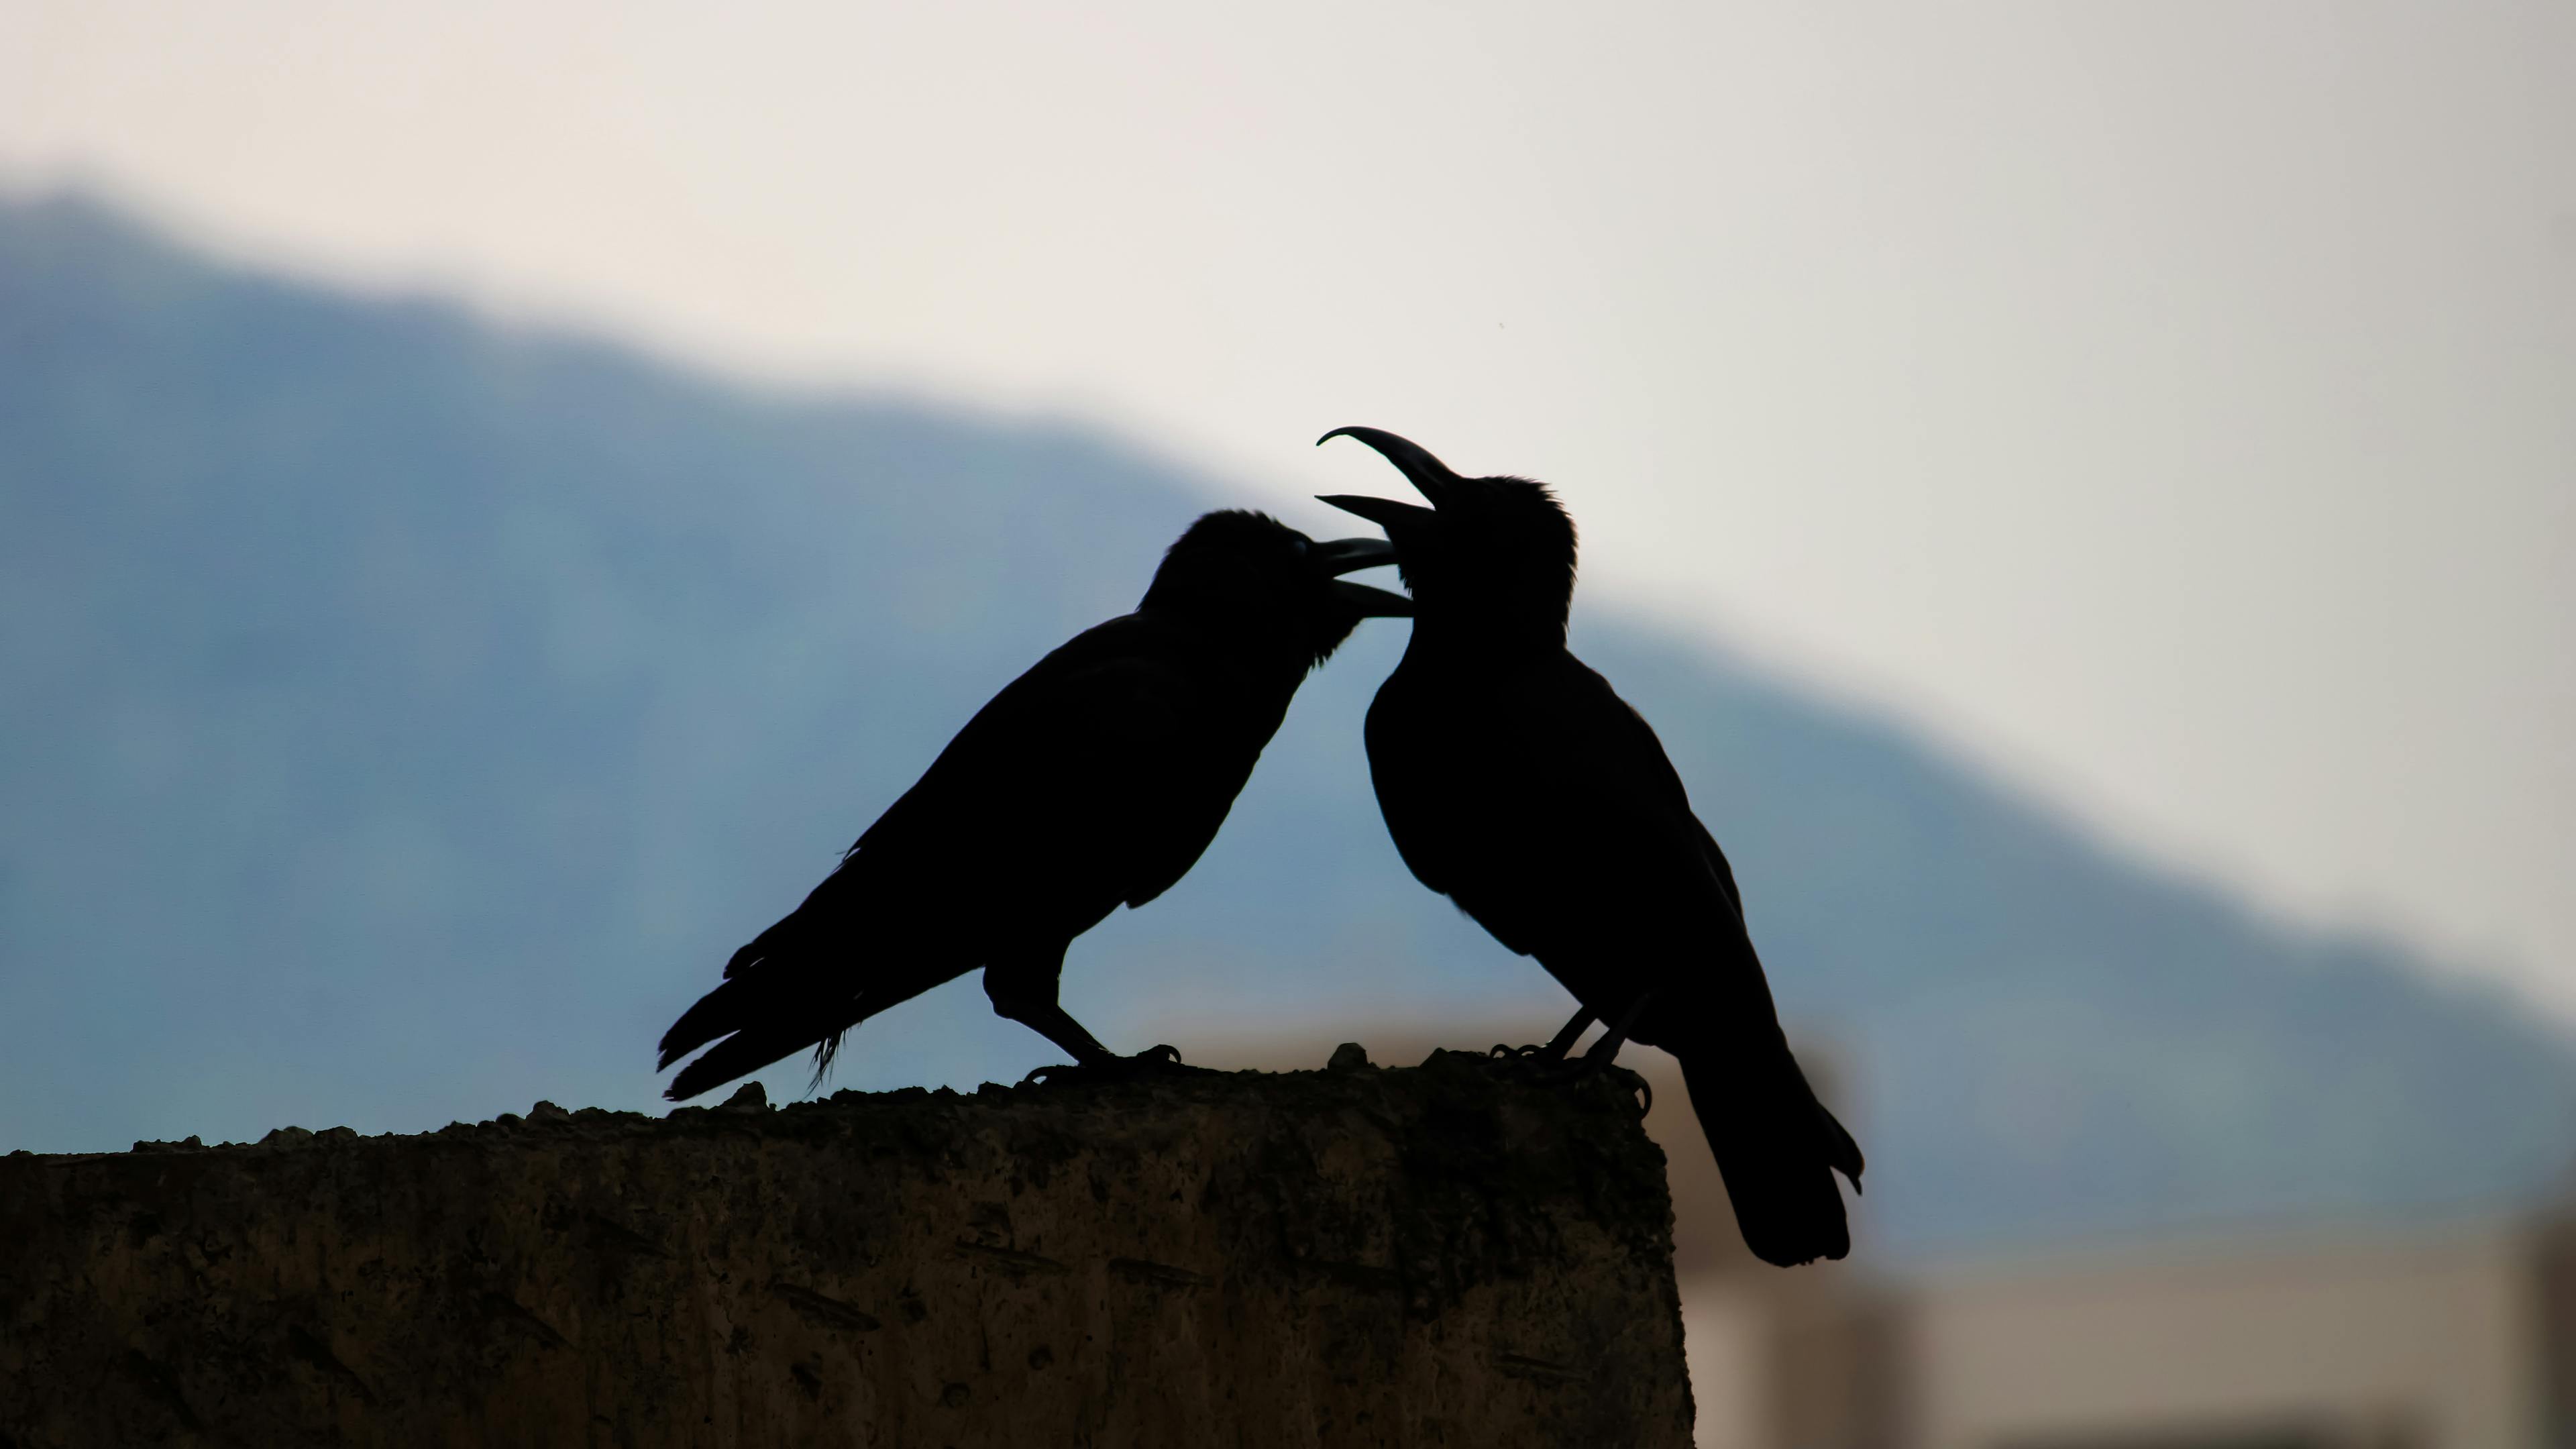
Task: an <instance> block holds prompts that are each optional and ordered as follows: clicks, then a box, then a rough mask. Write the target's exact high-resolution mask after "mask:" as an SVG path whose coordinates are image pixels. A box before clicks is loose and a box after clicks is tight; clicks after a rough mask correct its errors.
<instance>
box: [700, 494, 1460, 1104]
mask: <svg viewBox="0 0 2576 1449" xmlns="http://www.w3.org/2000/svg"><path fill="white" fill-rule="evenodd" d="M1394 558H1395V553H1394V550H1393V548H1392V547H1390V546H1389V545H1388V544H1386V543H1385V542H1383V541H1381V540H1378V539H1374V538H1354V539H1343V540H1340V541H1337V542H1333V543H1316V542H1314V541H1313V540H1311V539H1309V538H1307V537H1306V535H1304V534H1302V533H1299V532H1297V531H1296V530H1294V529H1292V528H1289V527H1287V526H1286V525H1284V524H1281V523H1279V522H1277V521H1276V520H1274V519H1271V518H1269V517H1267V516H1265V515H1262V514H1258V513H1248V512H1242V511H1237V510H1228V511H1224V512H1218V513H1210V514H1208V515H1206V516H1205V517H1203V518H1201V519H1199V520H1198V521H1197V522H1196V523H1193V524H1191V525H1190V528H1189V531H1188V532H1186V533H1184V534H1182V535H1181V537H1180V541H1179V542H1177V543H1175V544H1173V545H1172V547H1171V549H1170V551H1169V552H1168V553H1166V554H1165V555H1164V558H1163V562H1162V566H1161V567H1160V568H1159V569H1157V570H1156V571H1155V574H1154V582H1153V585H1152V587H1150V588H1148V589H1147V590H1146V591H1145V598H1144V601H1143V602H1142V603H1140V604H1138V605H1137V606H1136V612H1134V613H1132V614H1125V615H1122V616H1120V617H1118V618H1115V619H1112V620H1110V621H1109V622H1107V623H1105V624H1101V625H1099V626H1097V627H1095V628H1092V629H1088V630H1085V631H1084V632H1083V633H1081V634H1078V635H1076V636H1074V638H1073V639H1072V641H1071V642H1069V643H1067V644H1065V645H1064V646H1063V647H1062V648H1060V649H1058V650H1056V651H1055V652H1054V653H1052V654H1049V655H1048V656H1047V657H1046V658H1044V659H1042V660H1039V661H1038V663H1037V665H1036V666H1035V667H1034V668H1032V669H1030V670H1029V672H1028V673H1026V674H1023V675H1021V676H1020V677H1019V678H1018V679H1016V680H1013V681H1012V682H1011V684H1010V685H1009V686H1008V687H1007V688H1005V689H1004V690H1003V691H1002V692H1001V693H1000V694H998V695H995V696H994V697H993V699H992V701H991V702H990V703H988V704H986V705H985V706H984V707H983V709H981V710H980V711H978V712H977V713H976V715H975V717H974V718H973V719H971V720H969V721H967V723H966V727H965V728H964V729H962V730H960V731H958V733H957V737H956V738H955V739H953V740H951V741H949V742H948V748H947V749H945V750H943V751H941V752H940V755H939V758H938V759H937V760H935V761H933V762H932V764H931V766H930V770H929V772H928V773H927V774H924V775H923V776H922V777H921V780H920V782H919V783H917V784H915V785H914V786H913V787H912V788H911V789H910V790H908V791H906V792H905V793H904V795H903V797H902V798H901V799H899V800H897V801H895V802H894V804H893V806H892V807H890V808H889V809H887V811H886V812H885V814H884V815H883V816H881V817H879V818H878V820H877V822H876V824H874V825H871V826H869V827H868V830H867V833H866V834H864V835H862V836H860V837H859V839H858V843H856V844H854V845H852V846H851V847H850V848H849V851H848V852H847V853H846V854H844V855H843V856H842V858H841V863H840V865H839V867H838V868H837V869H835V870H834V871H833V872H832V873H831V874H830V875H829V876H827V877H825V878H824V880H823V883H822V884H821V885H819V886H816V887H815V888H814V892H813V894H811V895H809V896H807V897H806V898H805V903H804V904H803V905H801V906H798V907H797V908H796V909H795V910H794V911H793V912H791V913H789V915H788V916H787V917H786V918H785V919H784V920H781V921H780V922H778V923H777V924H776V925H774V926H771V927H770V928H769V929H768V930H765V931H763V932H761V933H760V935H759V936H758V937H756V938H754V939H753V941H752V942H751V944H750V945H747V946H745V947H743V948H742V949H741V950H739V951H737V952H735V953H734V955H733V959H732V960H731V961H729V962H727V963H726V964H725V971H724V982H723V984H721V985H719V986H718V987H716V989H715V990H713V991H710V992H708V993H707V994H706V995H705V996H704V997H701V998H700V999H699V1001H698V1003H697V1004H696V1005H695V1006H692V1007H690V1008H689V1009H688V1010H687V1011H686V1012H684V1013H683V1014H682V1015H681V1017H680V1019H679V1020H678V1021H677V1022H675V1023H673V1024H672V1026H671V1029H670V1031H669V1032H667V1033H665V1034H664V1035H663V1037H662V1047H661V1066H662V1067H663V1068H668V1067H669V1066H670V1065H671V1064H672V1063H673V1062H676V1061H678V1060H679V1059H680V1058H682V1057H684V1056H686V1055H688V1054H689V1053H690V1052H692V1051H695V1050H697V1049H698V1048H699V1047H701V1046H705V1045H706V1044H707V1043H709V1042H714V1043H715V1045H714V1046H713V1047H711V1048H709V1049H708V1051H707V1052H706V1053H705V1054H704V1055H703V1056H700V1057H699V1058H698V1059H697V1060H695V1061H693V1062H690V1063H689V1064H688V1065H687V1066H686V1067H684V1068H682V1069H681V1071H680V1073H679V1075H678V1076H677V1077H675V1078H674V1079H673V1080H672V1082H671V1085H670V1089H669V1090H668V1091H667V1092H665V1093H664V1094H663V1095H665V1096H667V1097H669V1098H670V1099H671V1100H672V1101H675V1102H679V1101H686V1100H688V1099H689V1098H691V1097H694V1096H697V1095H698V1094H699V1093H701V1092H704V1091H706V1090H708V1089H709V1088H712V1087H717V1086H721V1085H723V1084H724V1083H726V1082H729V1081H732V1080H733V1079H734V1078H736V1077H739V1076H742V1075H744V1074H745V1073H748V1072H754V1071H757V1070H759V1069H760V1068H762V1067H765V1066H767V1065H769V1064H770V1063H772V1062H775V1061H777V1060H779V1059H780V1058H782V1057H785V1056H787V1055H788V1054H789V1053H791V1052H796V1051H801V1050H803V1049H804V1048H806V1047H814V1048H815V1049H816V1051H815V1066H814V1070H815V1076H816V1078H817V1079H818V1080H819V1079H820V1077H821V1076H822V1074H823V1071H824V1069H825V1068H826V1067H828V1066H829V1065H830V1064H831V1061H832V1057H833V1054H834V1053H835V1052H836V1051H838V1050H839V1047H840V1044H841V1040H842V1037H843V1036H844V1034H846V1033H847V1032H848V1031H849V1030H850V1029H851V1028H852V1027H854V1026H856V1025H857V1024H858V1023H860V1022H862V1021H864V1020H866V1019H867V1018H869V1017H871V1016H874V1015H876V1014H877V1013H878V1012H881V1011H883V1010H885V1009H886V1008H887V1007H890V1006H893V1005H895V1004H897V1003H898V1002H903V1001H908V1000H910V999H911V998H913V997H915V996H918V995H920V994H921V993H923V992H925V991H928V990H929V989H931V988H932V987H934V986H938V985H940V984H942V983H944V982H947V981H951V980H954V979H956V978H957V977H959V976H962V975H964V974H965V973H966V972H969V971H972V970H974V969H975V968H976V967H978V966H980V967H982V968H984V990H985V992H986V994H988V995H989V996H991V998H992V1001H993V1009H994V1010H995V1011H996V1012H998V1013H1000V1014H1001V1015H1003V1016H1006V1017H1009V1018H1010V1019H1011V1020H1013V1021H1017V1022H1021V1023H1024V1024H1026V1025H1028V1026H1030V1027H1032V1028H1034V1029H1035V1030H1036V1031H1037V1032H1038V1033H1039V1034H1041V1035H1043V1036H1044V1037H1046V1039H1047V1040H1049V1041H1051V1042H1054V1043H1055V1044H1056V1045H1057V1046H1058V1047H1061V1048H1063V1050H1064V1051H1065V1052H1066V1053H1067V1054H1068V1055H1070V1056H1071V1057H1072V1058H1073V1059H1074V1062H1075V1064H1076V1067H1077V1069H1090V1070H1111V1069H1118V1068H1122V1067H1124V1068H1128V1069H1147V1068H1151V1067H1153V1066H1156V1065H1159V1064H1171V1063H1176V1062H1177V1060H1178V1054H1177V1053H1175V1052H1173V1051H1172V1049H1171V1048H1169V1047H1157V1048H1155V1049H1153V1050H1152V1051H1149V1052H1144V1053H1140V1054H1139V1055H1137V1056H1134V1057H1121V1056H1118V1055H1116V1054H1114V1053H1112V1052H1111V1051H1110V1050H1109V1049H1108V1048H1106V1047H1104V1046H1102V1045H1101V1044H1100V1042H1099V1040H1098V1039H1097V1038H1095V1037H1093V1036H1092V1034H1091V1033H1090V1032H1088V1031H1086V1030H1084V1029H1083V1027H1082V1024H1081V1023H1079V1022H1077V1021H1075V1020H1074V1019H1073V1017H1072V1016H1071V1015H1069V1014H1068V1013H1067V1012H1066V1011H1065V1010H1064V1008H1063V1007H1062V1006H1060V1005H1058V1004H1057V1002H1056V981H1057V977H1058V975H1059V974H1060V973H1061V972H1062V970H1063V968H1064V953H1065V948H1066V947H1067V946H1069V945H1070V944H1071V943H1072V941H1073V938H1074V937H1076V936H1079V935H1081V934H1082V933H1083V932H1085V931H1087V930H1090V929H1091V928H1092V927H1093V926H1095V925H1097V924H1099V922H1100V920H1101V919H1102V918H1103V917H1105V916H1107V915H1108V914H1109V913H1110V912H1111V911H1112V910H1114V909H1116V908H1117V906H1118V904H1119V903H1120V902H1121V901H1124V902H1126V903H1127V904H1128V905H1130V906H1141V905H1143V904H1145V903H1146V902H1147V901H1150V900H1152V899H1153V898H1154V897H1156V896H1158V895H1161V894H1162V893H1163V892H1164V891H1165V890H1166V889H1168V888H1169V887H1170V886H1171V885H1172V883H1173V882H1174V881H1177V880H1179V879H1180V878H1181V876H1182V874H1183V873H1185V872H1186V871H1188V870H1189V868H1190V867H1191V865H1193V864H1195V863H1196V862H1197V860H1198V858H1199V854H1200V852H1202V851H1204V850H1206V849H1207V845H1208V842H1209V841H1210V840H1212V839H1214V838H1215V837H1216V832H1217V827H1218V826H1219V825H1221V824H1223V823H1224V821H1225V815H1226V811H1227V809H1228V808H1229V807H1231V806H1232V805H1233V804H1234V797H1235V795H1236V794H1237V793H1238V792H1239V791H1241V790H1242V788H1243V783H1244V781H1245V780H1246V779H1248V778H1250V776H1251V774H1252V766H1253V762H1254V761H1255V760H1257V759H1259V758H1260V755H1261V749H1262V746H1264V745H1266V744H1268V743H1269V742H1270V737H1271V735H1272V734H1274V733H1275V732H1276V731H1277V730H1278V728H1279V722H1280V720H1281V719H1282V718H1283V717H1284V716H1285V715H1286V713H1287V710H1288V701H1289V699H1290V698H1291V697H1292V696H1294V695H1295V694H1296V692H1297V686H1298V684H1299V683H1301V682H1302V681H1303V680H1304V679H1305V677H1306V675H1307V673H1308V672H1309V671H1311V670H1313V669H1314V668H1315V667H1316V666H1318V665H1320V664H1322V663H1323V662H1324V660H1325V659H1326V658H1327V657H1329V656H1330V655H1331V654H1332V652H1333V651H1334V649H1336V648H1337V647H1339V646H1340V644H1341V642H1342V641H1343V640H1344V639H1346V638H1348V637H1349V636H1350V633H1351V631H1352V630H1353V629H1354V628H1356V627H1358V625H1359V622H1360V620H1362V619H1364V618H1370V617H1389V616H1392V617H1402V616H1405V615H1409V614H1410V613H1411V612H1412V605H1411V603H1410V602H1409V601H1408V600H1406V599H1405V598H1404V597H1403V596H1402V595H1400V594H1393V593H1388V592H1386V591H1385V590H1382V589H1373V588H1370V587H1368V586H1367V585H1365V584H1359V583H1353V582H1351V581H1349V580H1347V579H1343V578H1341V577H1339V575H1342V574H1346V573H1351V572H1354V571H1356V570H1359V569H1364V568H1369V567H1372V566H1375V565H1378V564H1385V563H1392V562H1394Z"/></svg>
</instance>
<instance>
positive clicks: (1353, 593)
mask: <svg viewBox="0 0 2576 1449" xmlns="http://www.w3.org/2000/svg"><path fill="white" fill-rule="evenodd" d="M1333 597H1334V598H1337V599H1339V600H1341V601H1342V602H1343V603H1345V604H1348V605H1350V606H1351V607H1352V608H1354V609H1357V610H1358V611H1359V615H1360V617H1361V618H1363V619H1410V618H1412V617H1413V601H1412V600H1411V599H1408V598H1406V597H1405V596H1404V595H1402V594H1395V593H1389V592H1387V591H1386V590H1384V589H1373V588H1370V587H1369V586H1368V585H1366V584H1355V583H1352V582H1351V581H1350V580H1349V579H1335V580H1333Z"/></svg>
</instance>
